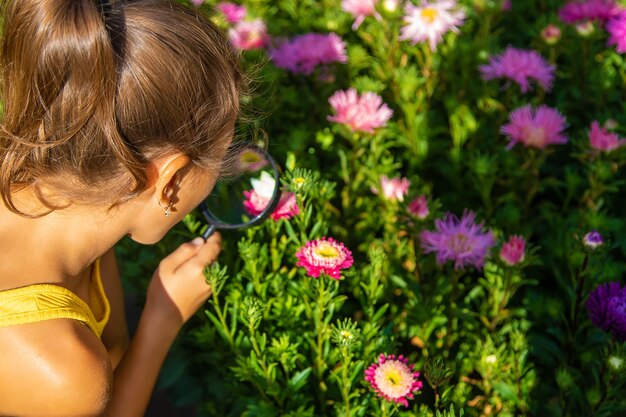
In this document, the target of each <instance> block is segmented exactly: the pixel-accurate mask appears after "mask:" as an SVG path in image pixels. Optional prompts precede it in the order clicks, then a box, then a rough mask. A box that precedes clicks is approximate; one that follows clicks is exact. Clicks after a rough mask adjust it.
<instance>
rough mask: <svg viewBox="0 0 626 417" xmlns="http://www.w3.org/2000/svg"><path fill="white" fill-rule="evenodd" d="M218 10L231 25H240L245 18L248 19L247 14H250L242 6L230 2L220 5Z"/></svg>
mask: <svg viewBox="0 0 626 417" xmlns="http://www.w3.org/2000/svg"><path fill="white" fill-rule="evenodd" d="M216 8H217V10H219V11H220V12H222V14H223V15H224V17H225V18H226V20H227V21H228V22H229V23H239V22H240V21H241V20H242V19H243V18H244V17H246V14H248V11H247V10H246V8H245V7H244V6H240V5H238V4H235V3H231V2H229V1H223V2H221V3H218V4H217V6H216Z"/></svg>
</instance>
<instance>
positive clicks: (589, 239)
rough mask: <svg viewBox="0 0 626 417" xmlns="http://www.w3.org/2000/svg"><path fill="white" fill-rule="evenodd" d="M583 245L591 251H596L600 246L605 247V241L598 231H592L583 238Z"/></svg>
mask: <svg viewBox="0 0 626 417" xmlns="http://www.w3.org/2000/svg"><path fill="white" fill-rule="evenodd" d="M583 245H585V246H586V247H588V248H589V249H595V248H597V247H598V246H602V245H604V239H603V238H602V235H601V234H600V232H598V231H597V230H592V231H590V232H588V233H586V234H585V236H583Z"/></svg>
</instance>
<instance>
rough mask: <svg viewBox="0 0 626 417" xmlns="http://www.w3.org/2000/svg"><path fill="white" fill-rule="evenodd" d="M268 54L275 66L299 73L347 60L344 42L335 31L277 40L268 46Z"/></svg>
mask: <svg viewBox="0 0 626 417" xmlns="http://www.w3.org/2000/svg"><path fill="white" fill-rule="evenodd" d="M269 55H270V58H271V59H272V62H274V65H276V66H277V67H279V68H283V69H286V70H288V71H291V72H294V73H301V74H311V73H312V72H313V70H314V69H315V68H316V67H318V66H321V65H328V64H332V63H334V62H340V63H345V62H347V61H348V56H347V55H346V44H345V43H344V41H343V40H342V39H341V38H340V37H339V36H338V35H337V34H335V33H328V34H318V33H307V34H305V35H300V36H296V37H294V38H292V39H287V40H282V41H278V42H277V43H276V45H273V46H271V47H270V49H269Z"/></svg>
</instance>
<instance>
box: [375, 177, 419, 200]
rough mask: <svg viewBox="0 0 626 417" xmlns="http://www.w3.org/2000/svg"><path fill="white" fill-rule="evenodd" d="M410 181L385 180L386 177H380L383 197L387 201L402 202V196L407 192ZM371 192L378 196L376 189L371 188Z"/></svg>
mask: <svg viewBox="0 0 626 417" xmlns="http://www.w3.org/2000/svg"><path fill="white" fill-rule="evenodd" d="M410 185H411V181H409V180H408V179H406V178H400V177H395V178H391V179H389V178H387V176H386V175H383V176H381V177H380V188H381V189H382V191H383V196H384V197H385V198H386V199H387V200H389V201H404V196H405V195H406V194H407V193H408V192H409V186H410ZM371 190H372V192H373V193H374V194H378V188H376V187H372V188H371Z"/></svg>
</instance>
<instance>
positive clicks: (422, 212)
mask: <svg viewBox="0 0 626 417" xmlns="http://www.w3.org/2000/svg"><path fill="white" fill-rule="evenodd" d="M407 210H408V211H409V214H411V216H413V217H417V218H418V219H420V220H424V219H425V218H426V217H428V215H429V214H430V210H428V201H426V196H425V195H424V194H422V195H420V196H418V197H416V198H414V199H413V201H411V202H410V203H409V205H408V206H407Z"/></svg>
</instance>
